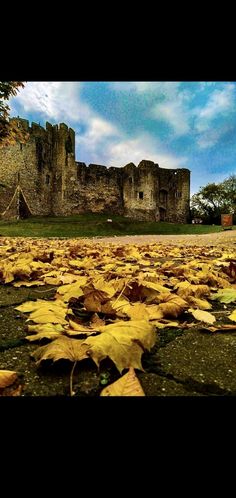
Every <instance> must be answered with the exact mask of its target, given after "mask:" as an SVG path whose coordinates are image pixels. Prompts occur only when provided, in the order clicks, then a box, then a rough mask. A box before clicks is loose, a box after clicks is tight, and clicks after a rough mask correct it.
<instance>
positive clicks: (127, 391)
mask: <svg viewBox="0 0 236 498" xmlns="http://www.w3.org/2000/svg"><path fill="white" fill-rule="evenodd" d="M100 396H145V394H144V391H143V389H142V386H141V384H140V382H139V380H138V378H137V376H136V374H135V370H134V369H133V368H129V371H128V372H127V373H126V374H125V375H123V377H121V379H118V380H117V381H116V382H114V383H113V384H110V385H109V386H107V387H105V388H104V389H103V390H102V392H101V394H100Z"/></svg>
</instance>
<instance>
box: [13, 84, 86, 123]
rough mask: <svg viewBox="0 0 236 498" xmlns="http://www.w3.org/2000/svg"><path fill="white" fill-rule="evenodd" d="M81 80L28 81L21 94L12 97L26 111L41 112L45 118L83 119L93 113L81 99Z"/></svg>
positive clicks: (72, 120) (56, 119) (73, 120)
mask: <svg viewBox="0 0 236 498" xmlns="http://www.w3.org/2000/svg"><path fill="white" fill-rule="evenodd" d="M80 86H81V83H79V82H70V81H68V82H57V81H56V82H55V81H54V82H53V81H46V82H43V81H40V82H28V83H27V84H26V86H25V88H24V89H23V90H21V92H20V93H19V95H18V96H17V97H15V98H13V99H12V101H11V107H12V110H13V111H14V101H15V99H17V102H18V103H19V104H21V105H22V107H23V109H24V111H25V112H26V113H27V112H39V113H41V114H42V116H43V117H44V118H45V119H48V120H50V119H53V120H55V121H59V120H63V121H69V122H70V121H71V122H76V121H82V120H87V119H88V118H89V117H90V115H91V110H90V108H89V106H87V105H86V104H85V103H83V102H82V101H81V100H80Z"/></svg>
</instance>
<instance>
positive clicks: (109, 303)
mask: <svg viewBox="0 0 236 498" xmlns="http://www.w3.org/2000/svg"><path fill="white" fill-rule="evenodd" d="M0 283H1V285H2V289H4V290H5V297H4V298H3V299H2V304H1V303H0V306H1V308H2V309H1V311H2V318H3V321H4V313H6V312H7V304H6V299H5V298H6V296H7V293H8V292H9V289H12V287H13V288H14V291H13V292H14V293H17V295H18V296H20V295H21V294H22V297H21V298H20V299H18V298H17V299H16V297H15V298H14V299H16V300H15V306H14V313H15V314H16V315H15V316H17V317H18V319H19V320H20V321H21V323H22V324H24V329H23V330H22V328H20V333H19V336H17V337H16V336H15V337H14V339H17V340H18V341H20V343H19V342H18V343H17V342H16V346H15V347H16V348H19V350H21V347H23V348H24V349H23V350H22V351H23V355H24V360H23V362H25V365H26V366H27V368H29V369H32V368H33V369H34V373H35V377H36V379H37V380H36V384H37V382H38V384H39V385H40V382H41V380H40V379H41V378H45V377H44V376H45V372H46V375H49V377H50V376H51V375H54V374H55V372H56V375H57V376H58V377H57V378H58V379H65V384H66V388H65V391H63V393H62V392H61V391H60V389H59V390H58V392H56V393H55V392H54V390H52V393H51V394H64V395H67V394H68V395H69V394H71V395H83V394H84V393H86V388H85V390H84V391H83V388H82V387H81V380H82V381H83V379H84V385H85V386H86V382H88V383H90V384H91V381H92V385H94V387H93V389H92V393H93V394H94V395H100V394H101V395H102V396H104V395H110V396H112V395H120V396H126V395H127V396H130V395H133V396H138V395H140V396H142V395H143V394H142V393H143V392H144V394H146V395H165V394H170V395H185V394H186V393H185V392H184V391H186V386H185V385H184V379H185V378H187V377H186V375H187V376H188V373H185V377H184V378H182V377H181V368H182V370H183V371H185V368H187V367H188V368H190V367H192V365H194V362H195V363H196V364H197V365H198V367H197V371H198V370H199V368H200V370H199V372H198V374H197V378H194V381H193V383H192V389H190V391H189V393H190V395H199V394H203V393H206V394H208V391H207V389H206V390H205V387H204V386H205V385H210V388H209V393H210V394H232V393H235V392H236V386H234V384H232V382H231V379H232V377H235V376H234V373H235V371H234V369H233V370H232V368H228V370H229V372H228V374H227V375H229V379H228V384H227V386H226V385H225V384H222V385H223V387H222V386H221V387H220V385H219V382H220V381H219V382H218V381H217V380H216V379H211V382H210V384H209V383H208V384H207V382H208V380H207V379H206V382H204V381H203V383H202V382H201V380H202V377H203V379H205V373H204V372H205V371H207V370H209V369H210V370H212V369H213V370H214V369H215V368H218V367H217V365H218V364H219V365H223V364H224V365H225V367H224V368H226V370H227V361H229V362H232V364H233V363H235V358H234V356H232V354H234V351H235V345H236V344H235V342H234V340H235V339H234V338H235V334H236V304H235V303H236V254H235V244H234V241H233V240H231V241H230V242H229V243H228V244H227V245H222V244H220V243H218V244H217V245H213V244H212V245H192V246H189V245H185V244H181V242H180V243H178V245H177V244H173V243H146V244H143V245H135V244H128V245H124V244H119V243H116V244H114V243H113V244H111V243H98V242H96V241H94V240H93V241H89V240H88V241H79V240H78V239H70V240H59V239H55V240H49V239H29V238H28V239H24V238H15V239H13V238H8V239H7V238H1V245H0ZM12 290H13V289H12ZM3 295H4V293H3ZM14 295H15V296H16V294H14ZM48 296H50V297H48ZM17 304H18V305H17ZM11 308H13V304H12V306H11ZM4 330H5V332H4V337H2V338H1V341H0V360H1V363H0V395H4V396H6V395H13V396H18V395H23V396H24V395H28V394H30V393H29V391H27V381H26V377H27V375H26V374H24V371H23V372H22V370H24V369H23V368H22V369H21V372H20V373H19V372H18V370H19V368H18V367H17V361H16V363H15V364H14V358H16V360H17V358H18V357H17V354H16V356H14V352H15V351H17V349H14V341H13V346H11V344H10V347H7V344H8V340H9V341H11V340H12V337H11V330H9V331H8V332H6V329H4ZM199 334H200V335H199ZM219 337H220V339H218V338H219ZM202 338H203V342H202ZM222 338H223V339H222ZM227 338H228V342H227V341H225V339H227ZM194 341H196V344H195V346H194V347H195V349H194V351H195V353H193V351H192V345H193V344H194ZM204 341H205V342H204ZM230 341H231V342H232V347H231V348H229V343H230ZM1 344H2V347H1ZM186 344H189V346H188V349H187V350H186ZM199 344H201V346H198V345H199ZM204 344H207V346H206V347H208V348H209V346H211V352H212V356H210V358H208V357H207V356H206V355H207V353H209V352H210V350H208V351H207V352H206V350H205V346H204ZM222 347H225V348H226V349H227V355H225V354H224V352H222V353H220V351H222ZM176 348H177V349H176ZM178 348H179V349H178ZM181 348H182V351H184V353H183V354H182V356H181ZM183 348H184V349H183ZM217 348H218V349H217ZM220 348H221V349H220ZM228 348H229V351H228ZM171 349H172V350H173V353H172V355H174V357H178V358H179V357H180V358H182V359H181V361H182V362H183V361H185V364H184V365H183V367H181V361H180V360H179V370H178V369H177V370H178V374H176V373H175V372H174V373H172V367H170V365H171V361H172V360H169V362H170V364H169V363H166V362H165V358H166V357H167V356H168V354H169V352H170V351H171ZM226 349H224V351H226ZM1 351H2V353H1ZM186 351H187V352H186ZM214 351H215V353H214ZM10 354H11V356H9V355H10ZM194 354H195V356H196V358H194ZM163 355H164V356H163ZM220 355H221V356H220ZM218 357H219V360H217V361H218V363H217V365H216V364H215V362H216V359H217V358H218ZM4 358H5V359H4ZM6 358H10V359H11V361H10V362H9V361H5V360H6ZM227 358H228V360H227ZM21 363H22V362H21ZM68 365H70V366H69V369H68ZM163 365H164V366H163ZM199 365H200V366H199ZM230 365H231V363H230ZM230 365H229V367H230ZM186 366H187V367H186ZM27 368H26V370H27ZM193 368H194V366H193ZM204 368H205V370H204ZM233 368H234V367H233ZM6 370H9V371H10V373H9V372H8V375H9V379H10V380H12V388H11V385H10V384H9V382H10V381H9V382H8V380H7V381H6ZM174 370H175V368H174V367H173V371H174ZM177 370H176V371H177ZM202 370H203V373H202ZM228 370H227V371H228ZM230 370H232V372H230ZM4 372H5V373H4ZM17 372H18V374H19V375H18V374H17ZM186 372H187V370H186ZM195 373H196V371H195ZM1 374H2V377H3V387H1ZM190 374H191V372H190ZM190 374H189V375H190ZM201 374H202V375H201ZM15 375H17V377H15ZM153 375H154V376H155V377H154V378H153V377H152V376H153ZM176 375H177V376H176ZM191 375H192V376H193V377H194V375H193V374H191ZM209 375H210V374H209ZM224 375H226V374H224ZM227 375H226V377H227ZM41 376H42V377H41ZM125 376H127V377H125ZM136 376H137V377H138V378H137V377H136ZM213 377H214V375H213ZM215 377H217V375H215ZM226 377H225V378H226ZM123 378H124V380H122V379H123ZM119 379H120V380H121V383H118V381H119ZM126 379H127V381H126ZM138 379H139V380H138ZM151 379H152V381H151ZM63 382H64V381H63ZM114 382H115V384H114V388H113V383H114ZM138 382H139V383H140V385H139V384H137V383H138ZM150 382H151V383H152V384H153V385H152V389H151V390H150ZM214 382H216V383H215V384H214ZM5 384H7V385H5ZM82 384H83V382H82ZM167 384H168V388H167ZM63 386H64V384H63ZM117 386H118V387H117ZM155 386H156V387H155ZM212 386H213V387H212ZM132 387H133V391H132ZM119 389H120V390H119ZM166 390H167V391H166ZM39 391H40V390H39ZM187 391H188V389H187ZM90 392H91V391H90ZM37 394H38V393H37V389H36V390H35V391H34V392H33V395H37ZM39 394H41V393H40V392H39ZM31 395H32V393H31ZM47 395H50V389H49V392H48V393H47Z"/></svg>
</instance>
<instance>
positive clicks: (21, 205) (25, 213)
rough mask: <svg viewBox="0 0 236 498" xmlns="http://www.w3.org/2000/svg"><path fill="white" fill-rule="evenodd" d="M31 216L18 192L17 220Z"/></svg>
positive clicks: (20, 193)
mask: <svg viewBox="0 0 236 498" xmlns="http://www.w3.org/2000/svg"><path fill="white" fill-rule="evenodd" d="M30 215H31V212H30V209H29V207H28V205H27V203H26V200H25V198H24V196H23V193H22V191H20V192H19V214H18V216H19V218H20V219H25V218H28V217H29V216H30Z"/></svg>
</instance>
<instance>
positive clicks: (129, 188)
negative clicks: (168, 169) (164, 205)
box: [123, 160, 159, 221]
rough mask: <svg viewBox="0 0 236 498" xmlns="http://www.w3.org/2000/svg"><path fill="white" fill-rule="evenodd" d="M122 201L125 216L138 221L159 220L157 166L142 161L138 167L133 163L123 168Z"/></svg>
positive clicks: (150, 162) (151, 162)
mask: <svg viewBox="0 0 236 498" xmlns="http://www.w3.org/2000/svg"><path fill="white" fill-rule="evenodd" d="M123 170H124V181H123V200H124V213H125V216H129V217H131V218H136V219H139V220H153V221H157V220H158V219H159V209H158V203H157V196H158V191H159V166H158V164H155V163H154V162H153V161H146V160H143V161H141V162H140V163H139V165H138V167H137V168H136V166H135V165H134V164H133V163H130V164H127V165H126V166H125V167H124V168H123Z"/></svg>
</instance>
